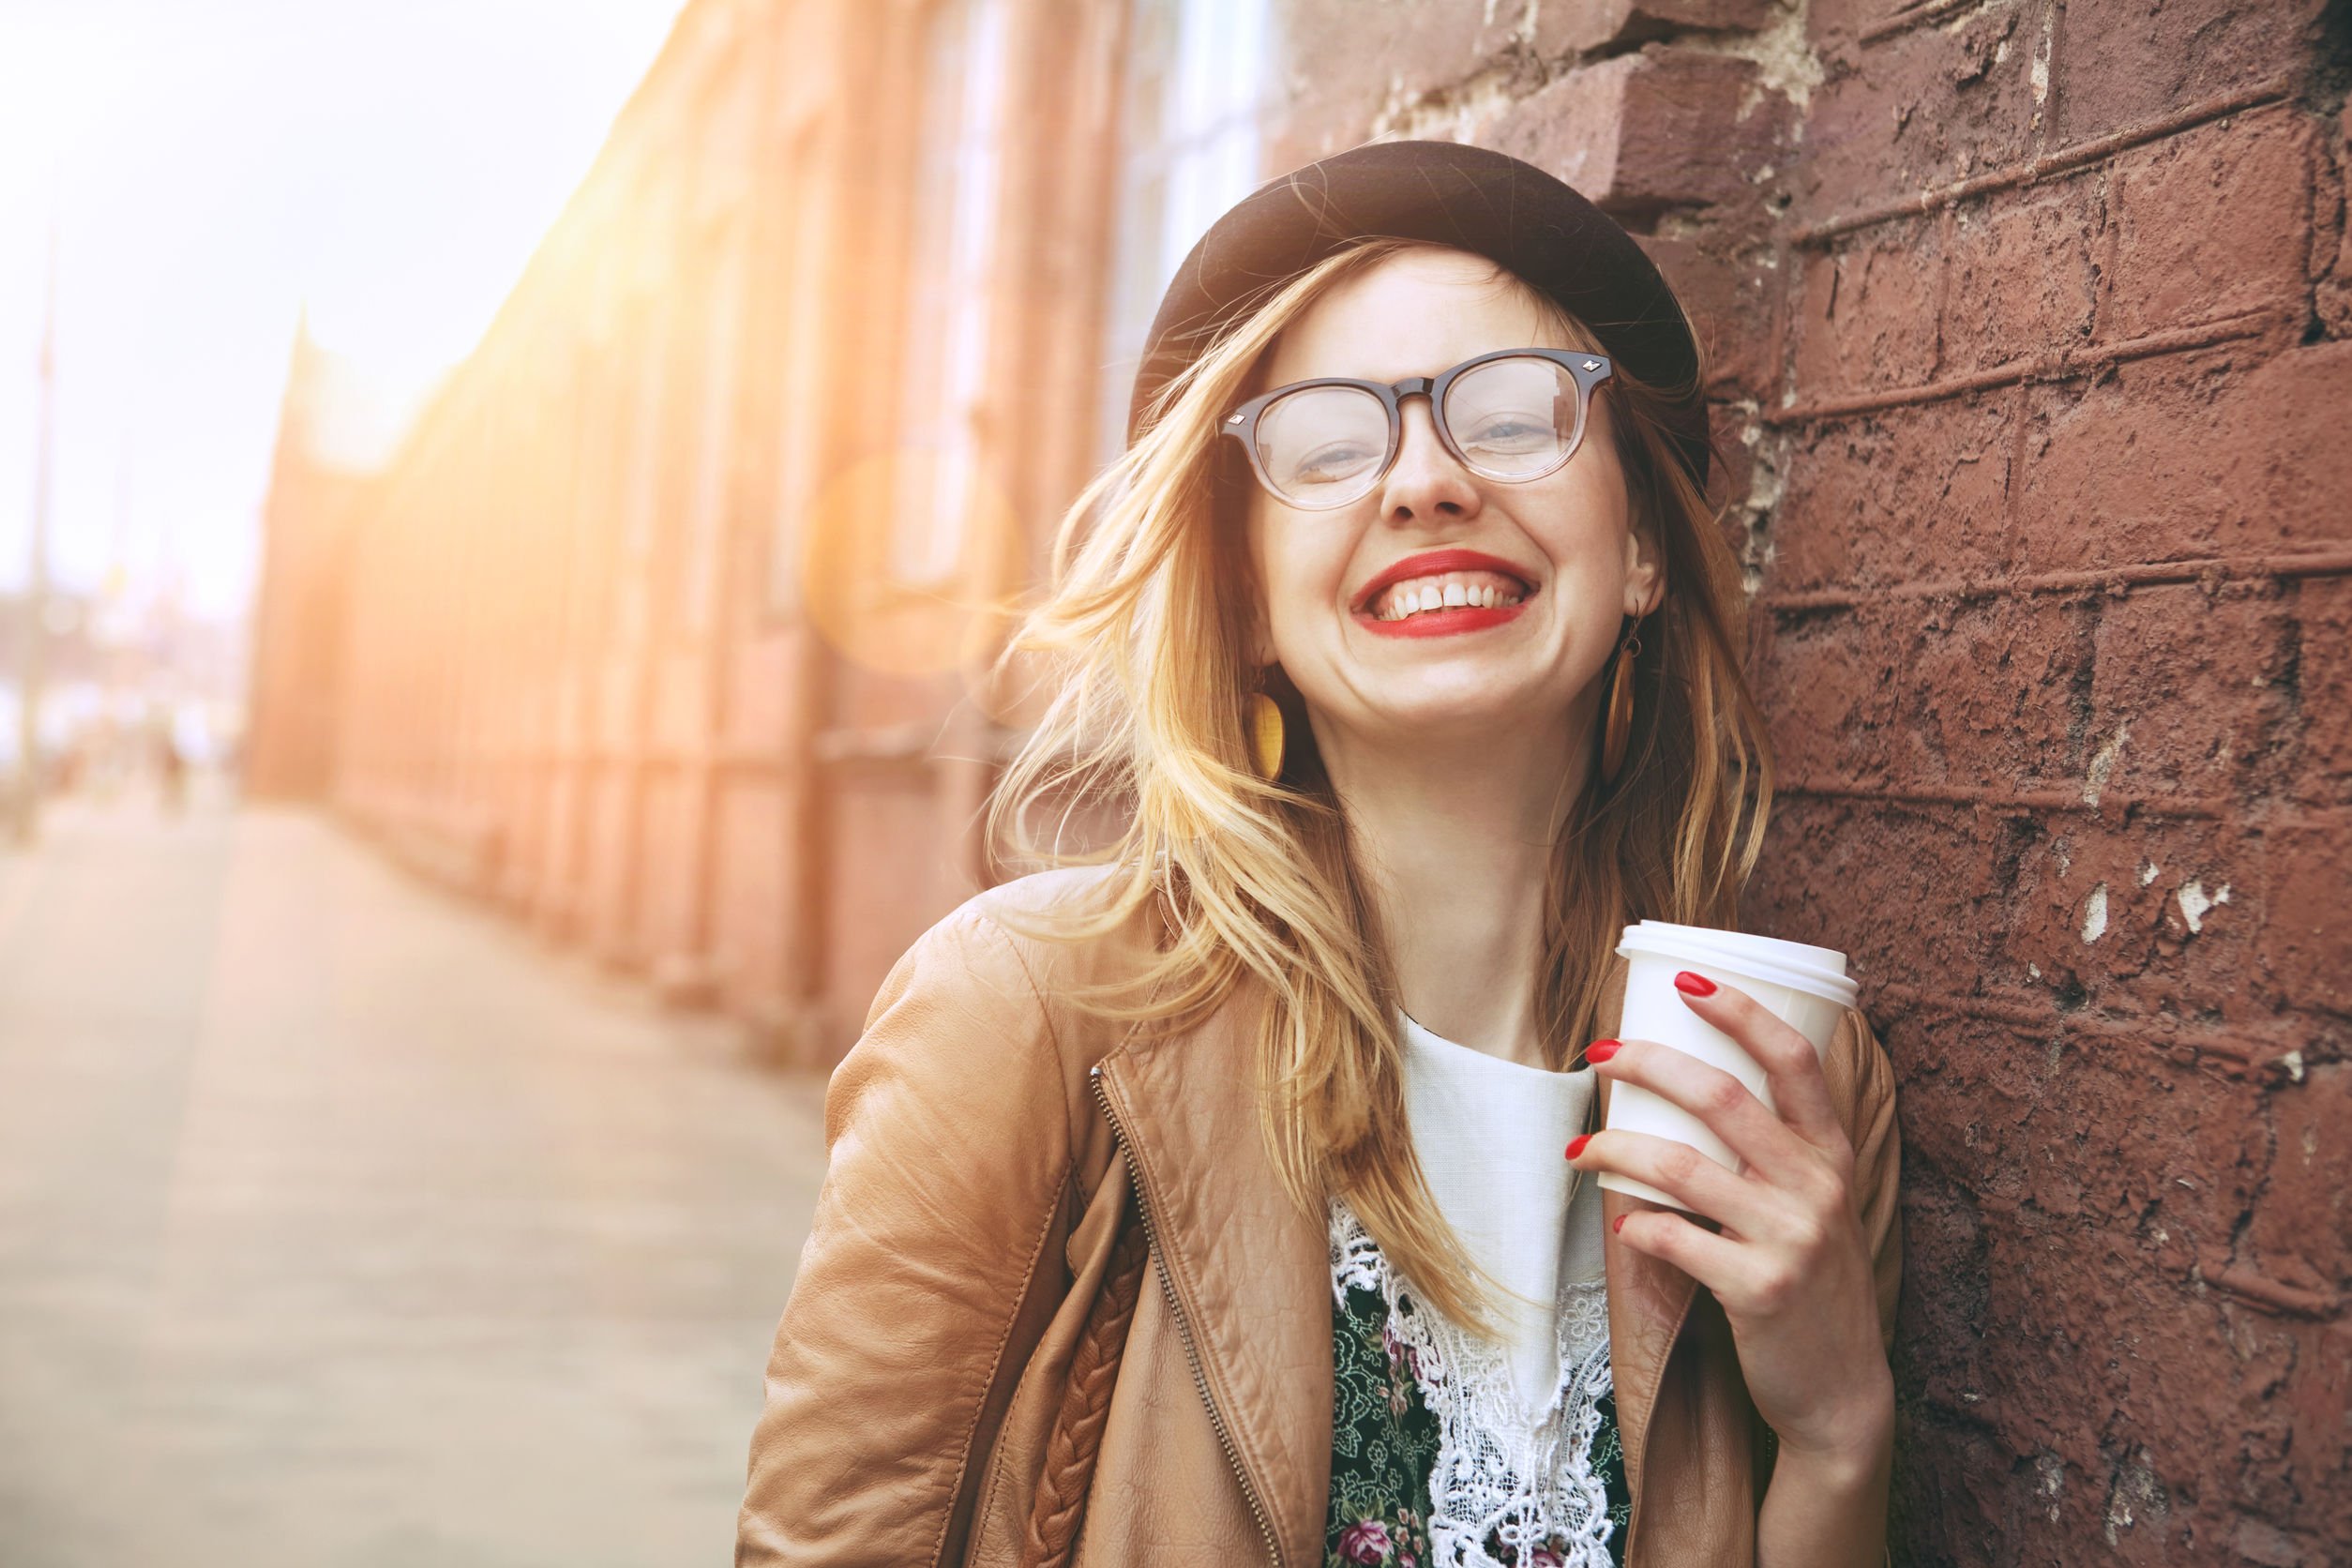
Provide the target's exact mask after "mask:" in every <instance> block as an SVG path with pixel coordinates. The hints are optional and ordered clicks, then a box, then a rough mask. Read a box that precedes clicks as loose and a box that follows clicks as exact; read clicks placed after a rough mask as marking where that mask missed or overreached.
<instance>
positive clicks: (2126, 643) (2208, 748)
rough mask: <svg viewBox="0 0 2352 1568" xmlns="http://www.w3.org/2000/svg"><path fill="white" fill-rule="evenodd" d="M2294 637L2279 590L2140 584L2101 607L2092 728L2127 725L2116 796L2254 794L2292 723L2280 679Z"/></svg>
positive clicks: (2114, 774)
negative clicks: (2215, 590)
mask: <svg viewBox="0 0 2352 1568" xmlns="http://www.w3.org/2000/svg"><path fill="white" fill-rule="evenodd" d="M2297 639H2298V633H2297V630H2296V626H2295V622H2294V618H2293V615H2292V613H2291V612H2290V611H2288V609H2287V608H2286V607H2285V606H2284V605H2283V604H2281V603H2280V602H2279V601H2278V600H2277V599H2276V598H2274V597H2268V596H2265V597H2254V596H2249V595H2247V594H2245V593H2242V592H2240V593H2234V594H2231V595H2227V596H2215V595H2209V594H2208V593H2206V592H2205V591H2204V590H2203V589H2201V588H2198V587H2196V586H2194V585H2191V584H2184V585H2167V586H2162V587H2155V588H2144V589H2140V590H2137V591H2135V592H2133V593H2132V594H2130V595H2127V596H2119V597H2115V598H2110V599H2107V600H2105V601H2103V603H2102V605H2101V606H2100V611H2099V629H2098V635H2097V638H2096V643H2095V647H2096V657H2097V664H2096V667H2095V671H2094V673H2093V675H2092V679H2091V690H2090V718H2089V723H2090V728H2091V730H2092V731H2093V733H2095V734H2097V735H2100V736H2103V737H2104V736H2112V735H2114V734H2117V733H2118V732H2119V731H2122V730H2123V729H2124V727H2126V726H2129V735H2128V738H2127V739H2126V740H2125V742H2124V744H2122V745H2121V746H2118V747H2117V748H2116V750H2115V753H2114V763H2113V768H2112V771H2111V772H2109V773H2108V774H2107V775H2106V784H2105V787H2106V788H2107V789H2109V790H2112V791H2113V792H2116V793H2118V794H2154V795H2194V796H2202V797H2227V796H2233V795H2239V794H2243V793H2247V792H2251V791H2252V788H2253V786H2254V784H2255V783H2256V782H2257V781H2258V776H2257V770H2258V769H2260V768H2261V767H2262V766H2263V764H2264V763H2265V762H2266V761H2269V760H2273V759H2274V758H2275V755H2276V752H2277V749H2278V748H2277V746H2276V745H2275V738H2276V736H2277V735H2278V733H2279V732H2280V731H2283V730H2284V729H2287V728H2291V727H2292V726H2294V725H2295V724H2296V722H2297V721H2296V717H2295V716H2294V714H2293V712H2292V707H2293V701H2292V696H2291V694H2290V693H2288V692H2286V691H2285V690H2284V689H2282V687H2281V686H2280V685H2279V682H2280V680H2281V677H2282V676H2283V674H2284V672H2285V671H2286V669H2287V667H2288V664H2289V661H2290V660H2291V659H2292V657H2293V654H2294V647H2295V643H2296V641H2297Z"/></svg>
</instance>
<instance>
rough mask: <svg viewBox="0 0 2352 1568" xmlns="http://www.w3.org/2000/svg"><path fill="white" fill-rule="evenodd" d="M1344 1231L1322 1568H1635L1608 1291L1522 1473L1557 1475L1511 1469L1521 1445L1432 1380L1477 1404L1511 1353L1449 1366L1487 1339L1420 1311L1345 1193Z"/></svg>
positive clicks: (1336, 1218)
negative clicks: (1486, 1425) (1472, 1392)
mask: <svg viewBox="0 0 2352 1568" xmlns="http://www.w3.org/2000/svg"><path fill="white" fill-rule="evenodd" d="M1331 1238H1332V1452H1331V1506H1330V1510H1329V1512H1328V1514H1327V1515H1326V1516H1325V1527H1324V1550H1323V1561H1324V1564H1325V1568H1363V1565H1366V1564H1376V1563H1377V1564H1392V1565H1394V1568H1430V1565H1433V1564H1434V1565H1440V1568H1486V1565H1489V1564H1494V1565H1499V1568H1623V1563H1624V1557H1625V1545H1624V1541H1625V1522H1626V1518H1627V1515H1629V1514H1630V1513H1631V1512H1632V1509H1633V1500H1632V1497H1631V1494H1630V1493H1628V1491H1627V1490H1626V1485H1625V1455H1624V1450H1623V1448H1622V1447H1621V1444H1620V1443H1619V1441H1618V1431H1617V1397H1616V1395H1615V1394H1614V1393H1613V1392H1612V1390H1611V1387H1610V1380H1609V1358H1608V1341H1607V1339H1606V1312H1607V1303H1606V1295H1604V1296H1602V1297H1601V1299H1600V1302H1599V1310H1600V1312H1601V1314H1602V1320H1603V1323H1604V1337H1603V1339H1602V1340H1601V1343H1600V1344H1599V1346H1598V1347H1597V1348H1595V1349H1590V1350H1588V1351H1586V1352H1585V1354H1584V1355H1583V1356H1582V1357H1580V1358H1579V1359H1578V1360H1577V1362H1576V1364H1574V1365H1572V1366H1569V1367H1568V1368H1567V1370H1566V1374H1565V1375H1564V1376H1563V1377H1562V1379H1561V1381H1560V1390H1559V1393H1558V1395H1557V1396H1556V1398H1555V1401H1554V1405H1553V1407H1552V1409H1551V1410H1549V1411H1547V1412H1546V1418H1547V1419H1546V1421H1545V1425H1544V1427H1542V1428H1540V1429H1539V1432H1541V1433H1547V1434H1548V1437H1549V1440H1548V1442H1546V1441H1543V1440H1539V1441H1538V1442H1537V1443H1536V1444H1534V1445H1532V1446H1533V1447H1534V1448H1536V1449H1537V1450H1538V1451H1539V1453H1538V1454H1536V1455H1524V1454H1523V1455H1519V1457H1520V1459H1521V1461H1522V1464H1521V1468H1523V1469H1527V1470H1535V1469H1542V1470H1545V1471H1547V1473H1545V1474H1541V1475H1535V1474H1520V1473H1514V1472H1513V1466H1512V1465H1511V1463H1510V1460H1511V1458H1512V1457H1513V1455H1509V1454H1508V1453H1506V1452H1505V1450H1507V1449H1508V1448H1510V1447H1511V1446H1513V1445H1511V1444H1509V1443H1508V1442H1504V1443H1500V1444H1498V1443H1495V1442H1493V1441H1492V1440H1491V1439H1492V1438H1493V1437H1494V1436H1495V1434H1492V1433H1479V1432H1475V1431H1462V1430H1459V1429H1458V1428H1459V1427H1462V1426H1464V1425H1470V1423H1466V1422H1463V1421H1461V1420H1459V1419H1457V1420H1455V1421H1454V1422H1451V1423H1449V1422H1446V1421H1443V1420H1441V1419H1440V1414H1439V1411H1438V1410H1434V1409H1433V1408H1432V1405H1431V1401H1430V1397H1429V1393H1430V1385H1431V1384H1432V1383H1435V1384H1436V1385H1437V1386H1438V1388H1439V1390H1440V1402H1441V1403H1442V1404H1443V1405H1445V1406H1447V1407H1450V1408H1452V1409H1453V1410H1455V1413H1456V1414H1457V1417H1458V1415H1459V1414H1461V1413H1467V1412H1466V1411H1464V1410H1463V1409H1462V1407H1464V1406H1465V1404H1466V1403H1467V1401H1466V1400H1465V1399H1464V1397H1463V1390H1464V1385H1465V1384H1471V1385H1484V1386H1483V1387H1480V1388H1479V1389H1478V1392H1479V1393H1482V1394H1487V1395H1491V1394H1492V1393H1494V1392H1495V1391H1496V1390H1497V1389H1498V1388H1499V1387H1500V1386H1501V1385H1500V1383H1499V1382H1498V1381H1497V1380H1496V1374H1497V1373H1498V1372H1499V1370H1500V1367H1499V1358H1497V1357H1495V1356H1494V1355H1493V1353H1492V1351H1491V1349H1488V1350H1487V1354H1486V1357H1485V1361H1486V1364H1485V1365H1484V1366H1475V1365H1473V1366H1470V1367H1463V1368H1460V1369H1457V1368H1455V1367H1454V1366H1450V1365H1448V1364H1446V1357H1447V1355H1448V1353H1449V1351H1453V1352H1455V1353H1456V1354H1457V1355H1458V1354H1459V1352H1460V1351H1461V1350H1462V1349H1464V1348H1465V1347H1477V1349H1485V1347H1483V1346H1479V1342H1476V1341H1473V1340H1470V1337H1469V1336H1468V1335H1466V1334H1461V1333H1460V1332H1459V1331H1458V1330H1452V1325H1450V1324H1441V1323H1440V1322H1438V1321H1436V1314H1435V1313H1434V1312H1433V1311H1430V1310H1428V1309H1426V1308H1423V1307H1421V1306H1419V1305H1418V1304H1416V1303H1415V1302H1414V1301H1413V1299H1412V1295H1411V1292H1410V1289H1406V1288H1405V1287H1404V1286H1403V1285H1402V1284H1401V1283H1400V1282H1399V1280H1398V1279H1397V1277H1396V1275H1395V1273H1394V1272H1392V1271H1391V1270H1390V1269H1389V1268H1388V1266H1387V1263H1386V1261H1385V1259H1381V1258H1380V1249H1379V1247H1378V1246H1377V1245H1376V1244H1374V1243H1373V1242H1372V1240H1371V1238H1370V1237H1369V1236H1367V1235H1365V1234H1364V1228H1363V1227H1362V1225H1360V1224H1359V1223H1358V1222H1357V1221H1356V1219H1355V1216H1354V1215H1353V1214H1349V1213H1348V1210H1347V1206H1346V1205H1345V1204H1344V1203H1342V1202H1340V1201H1338V1200H1337V1199H1334V1200H1333V1203H1332V1222H1331ZM1432 1330H1436V1331H1438V1332H1436V1333H1432V1332H1431V1331H1432ZM1450 1330H1452V1332H1447V1331H1450ZM1477 1349H1471V1351H1470V1356H1469V1357H1468V1358H1467V1359H1468V1360H1470V1362H1472V1363H1475V1362H1477V1361H1478V1360H1479V1359H1480V1358H1479V1356H1478V1354H1477ZM1481 1372H1483V1373H1484V1374H1485V1377H1483V1378H1482V1377H1480V1376H1479V1375H1478V1374H1479V1373H1481ZM1466 1373H1467V1374H1468V1375H1467V1376H1465V1375H1464V1374H1466ZM1448 1425H1454V1426H1455V1427H1456V1428H1457V1430H1455V1431H1454V1432H1452V1433H1449V1432H1448V1431H1447V1430H1446V1427H1447V1426H1448ZM1530 1457H1531V1458H1532V1459H1533V1460H1534V1463H1532V1464H1528V1463H1526V1461H1527V1459H1529V1458H1530Z"/></svg>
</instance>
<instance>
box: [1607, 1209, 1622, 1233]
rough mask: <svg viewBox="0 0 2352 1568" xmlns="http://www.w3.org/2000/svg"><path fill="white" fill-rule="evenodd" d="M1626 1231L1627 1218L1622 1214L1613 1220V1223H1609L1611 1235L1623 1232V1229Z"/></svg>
mask: <svg viewBox="0 0 2352 1568" xmlns="http://www.w3.org/2000/svg"><path fill="white" fill-rule="evenodd" d="M1622 1229H1625V1216H1624V1215H1623V1214H1620V1215H1618V1216H1617V1217H1616V1218H1615V1219H1613V1220H1611V1221H1610V1222H1609V1232H1610V1234H1612V1235H1614V1234H1615V1233H1617V1232H1618V1231H1620V1230H1622Z"/></svg>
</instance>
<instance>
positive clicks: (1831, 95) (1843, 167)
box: [1797, 0, 2034, 222]
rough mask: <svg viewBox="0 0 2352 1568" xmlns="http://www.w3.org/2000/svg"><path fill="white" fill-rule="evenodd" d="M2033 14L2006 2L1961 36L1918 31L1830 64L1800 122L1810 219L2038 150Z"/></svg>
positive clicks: (2015, 1) (1801, 191) (1801, 193)
mask: <svg viewBox="0 0 2352 1568" xmlns="http://www.w3.org/2000/svg"><path fill="white" fill-rule="evenodd" d="M2033 14H2034V13H2033V12H2031V11H2028V9H2027V8H2025V6H2024V5H2023V3H2022V0H2011V3H2009V4H1996V5H1993V6H1988V7H1987V8H1985V9H1984V10H1983V11H1982V12H1979V13H1978V14H1977V15H1976V16H1975V17H1974V18H1972V19H1971V20H1970V21H1969V22H1968V23H1967V24H1965V25H1964V26H1962V27H1960V28H1957V29H1954V30H1949V31H1948V30H1946V29H1945V28H1943V27H1938V26H1925V27H1916V28H1912V29H1910V30H1909V31H1907V32H1903V33H1899V34H1896V35H1894V36H1893V37H1892V38H1887V39H1885V40H1883V41H1880V42H1877V43H1872V44H1869V45H1865V46H1863V47H1862V48H1861V49H1859V50H1857V51H1855V52H1854V53H1853V54H1852V56H1851V61H1850V63H1836V64H1832V68H1831V72H1830V78H1829V80H1828V81H1826V82H1825V83H1822V85H1820V86H1819V87H1817V88H1816V89H1814V92H1813V101H1812V110H1811V113H1810V115H1809V116H1808V118H1807V120H1806V124H1805V140H1804V148H1803V157H1802V159H1801V160H1800V163H1799V166H1798V181H1797V191H1798V210H1799V211H1800V213H1802V218H1803V220H1805V221H1808V222H1817V221H1820V220H1822V219H1830V218H1834V217H1837V216H1839V215H1841V214H1844V213H1847V212H1850V211H1853V210H1855V209H1857V208H1862V207H1870V206H1876V205H1877V204H1879V203H1881V202H1885V201H1888V200H1890V199H1894V198H1900V197H1908V196H1916V195H1917V194H1918V193H1919V192H1920V191H1921V190H1922V189H1926V188H1936V187H1939V186H1943V185H1947V184H1949V183H1951V182H1952V181H1953V180H1957V179H1963V178H1966V177H1967V176H1968V175H1970V174H1974V173H1983V171H1985V170H1987V169H1992V168H1998V167H2001V166H2004V165H2008V164H2013V163H2016V162H2019V161H2020V160H2022V159H2023V158H2025V157H2026V156H2027V155H2028V152H2029V151H2030V150H2031V137H2032V122H2033V108H2034V105H2033V97H2032V90H2031V86H2030V83H2028V77H2027V67H2028V61H2029V58H2030V56H2031V54H2032V53H2033V23H2032V21H2031V18H2032V15H2033Z"/></svg>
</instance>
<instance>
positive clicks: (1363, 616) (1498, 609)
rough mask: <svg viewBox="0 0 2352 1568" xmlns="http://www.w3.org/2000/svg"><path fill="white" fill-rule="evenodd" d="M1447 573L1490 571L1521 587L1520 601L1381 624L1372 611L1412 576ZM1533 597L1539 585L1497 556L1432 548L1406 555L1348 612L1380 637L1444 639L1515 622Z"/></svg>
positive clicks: (1371, 584) (1461, 607)
mask: <svg viewBox="0 0 2352 1568" xmlns="http://www.w3.org/2000/svg"><path fill="white" fill-rule="evenodd" d="M1445 572H1492V573H1494V574H1496V575H1497V576H1500V577H1507V578H1509V579H1510V580H1512V581H1514V582H1515V583H1517V584H1518V585H1519V602H1518V603H1516V604H1510V605H1497V606H1495V607H1494V608H1493V609H1491V610H1490V609H1488V608H1486V607H1485V606H1484V605H1456V606H1453V607H1451V608H1449V609H1445V610H1432V611H1422V612H1421V613H1419V614H1414V615H1408V616H1406V617H1405V618H1404V619H1403V620H1401V621H1383V620H1381V619H1380V616H1379V615H1377V614H1375V613H1374V612H1373V609H1372V607H1373V606H1374V605H1375V604H1377V603H1378V602H1379V601H1380V596H1381V595H1382V594H1384V593H1386V592H1387V591H1388V590H1389V589H1390V588H1392V587H1394V586H1395V584H1397V583H1399V582H1403V581H1405V580H1408V579H1410V578H1416V577H1436V576H1439V575H1440V574H1443V573H1445ZM1534 596H1535V584H1534V583H1532V582H1530V580H1528V577H1527V574H1526V573H1525V572H1523V571H1521V570H1520V569H1519V568H1518V567H1517V566H1515V565H1512V564H1511V563H1510V562H1508V561H1505V560H1503V559H1501V558H1500V557H1499V556H1493V555H1487V554H1485V553H1484V552H1482V551H1479V550H1424V551H1423V552H1422V553H1420V554H1418V555H1408V556H1406V557H1405V558H1404V559H1403V560H1401V561H1396V562H1393V563H1391V564H1390V565H1388V566H1387V567H1386V568H1384V569H1383V570H1382V571H1380V573H1379V574H1378V575H1377V576H1375V577H1374V578H1373V579H1372V580H1371V581H1370V582H1368V583H1366V584H1364V587H1362V588H1361V589H1359V590H1357V592H1356V595H1355V598H1354V600H1353V601H1352V603H1351V605H1350V608H1351V610H1352V611H1353V612H1354V614H1355V619H1356V624H1357V625H1359V626H1363V627H1364V630H1366V631H1369V632H1375V633H1377V634H1379V635H1380V636H1381V637H1446V636H1450V635H1453V634H1454V633H1456V632H1467V631H1482V630H1484V629H1485V628H1486V627H1488V626H1500V625H1502V624H1503V623H1504V622H1505V621H1510V620H1515V619H1516V618H1517V617H1518V616H1519V615H1520V614H1521V613H1523V612H1524V611H1526V609H1527V606H1528V600H1530V599H1531V598H1533V597H1534Z"/></svg>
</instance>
